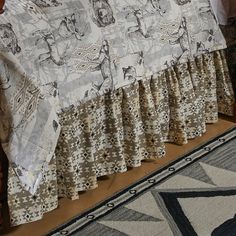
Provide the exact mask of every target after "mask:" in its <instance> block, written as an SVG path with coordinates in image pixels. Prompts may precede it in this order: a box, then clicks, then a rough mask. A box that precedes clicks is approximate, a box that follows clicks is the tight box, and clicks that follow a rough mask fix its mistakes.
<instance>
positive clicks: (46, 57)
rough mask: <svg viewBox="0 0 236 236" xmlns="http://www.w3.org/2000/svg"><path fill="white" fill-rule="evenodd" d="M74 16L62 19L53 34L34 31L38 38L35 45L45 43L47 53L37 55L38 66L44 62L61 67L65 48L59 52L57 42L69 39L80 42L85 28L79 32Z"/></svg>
mask: <svg viewBox="0 0 236 236" xmlns="http://www.w3.org/2000/svg"><path fill="white" fill-rule="evenodd" d="M76 23H77V21H76V15H75V13H73V14H71V15H69V16H66V17H64V18H63V19H62V20H61V21H60V24H59V26H58V28H57V30H55V32H54V34H53V33H51V32H48V31H36V32H35V33H34V35H38V36H39V38H38V39H37V40H36V42H35V45H38V44H39V43H46V45H47V48H48V52H46V53H42V54H40V55H39V57H38V60H39V64H42V63H43V62H46V61H52V62H53V63H54V64H56V65H57V66H62V65H64V64H65V62H66V61H65V58H66V50H67V49H66V48H65V49H64V51H63V50H61V51H63V52H59V51H60V49H61V48H59V46H58V45H57V44H58V42H59V41H62V40H63V39H67V38H70V37H75V39H76V40H81V39H82V37H83V36H84V35H85V31H86V26H84V29H83V30H81V29H79V28H78V26H77V25H78V24H76Z"/></svg>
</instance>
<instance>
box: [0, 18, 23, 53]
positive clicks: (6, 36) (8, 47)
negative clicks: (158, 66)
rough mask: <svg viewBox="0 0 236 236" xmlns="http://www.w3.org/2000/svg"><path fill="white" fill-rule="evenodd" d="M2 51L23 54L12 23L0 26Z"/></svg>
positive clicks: (0, 48)
mask: <svg viewBox="0 0 236 236" xmlns="http://www.w3.org/2000/svg"><path fill="white" fill-rule="evenodd" d="M0 50H3V51H7V52H12V53H13V54H14V55H15V54H16V53H19V52H21V48H20V46H19V45H18V40H17V37H16V34H15V32H14V31H13V29H12V25H11V24H10V23H7V24H0Z"/></svg>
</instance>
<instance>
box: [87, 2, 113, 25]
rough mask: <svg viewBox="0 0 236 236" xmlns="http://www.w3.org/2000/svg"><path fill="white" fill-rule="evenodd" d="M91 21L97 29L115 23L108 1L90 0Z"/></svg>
mask: <svg viewBox="0 0 236 236" xmlns="http://www.w3.org/2000/svg"><path fill="white" fill-rule="evenodd" d="M90 4H91V6H92V11H93V14H92V19H93V21H94V23H95V24H96V25H97V26H98V27H106V26H108V25H111V24H113V23H115V18H114V16H113V11H112V8H111V6H110V4H109V3H108V0H90Z"/></svg>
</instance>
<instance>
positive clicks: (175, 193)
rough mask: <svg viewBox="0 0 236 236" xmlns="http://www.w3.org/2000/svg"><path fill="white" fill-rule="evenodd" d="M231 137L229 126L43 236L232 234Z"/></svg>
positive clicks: (235, 222) (235, 163) (235, 145)
mask: <svg viewBox="0 0 236 236" xmlns="http://www.w3.org/2000/svg"><path fill="white" fill-rule="evenodd" d="M235 137H236V129H235V128H234V129H232V130H230V131H228V132H226V133H225V134H224V135H221V136H220V137H217V138H215V139H214V140H211V141H210V142H208V143H206V144H205V145H203V146H201V147H199V148H197V149H195V150H194V151H192V152H191V153H188V154H186V155H184V156H183V157H181V158H180V159H179V160H178V161H176V162H174V163H172V164H171V165H169V166H167V167H166V168H163V169H162V170H159V171H156V172H155V173H152V174H151V175H150V176H148V177H146V178H144V179H143V180H141V181H138V182H137V183H135V184H134V185H132V186H130V187H129V188H127V189H125V190H123V191H121V192H120V193H119V194H117V195H116V196H113V197H112V198H110V199H108V200H106V201H104V202H103V203H102V204H99V205H98V206H96V207H95V208H93V209H90V210H89V211H87V212H85V213H84V214H82V215H79V216H77V217H75V218H74V219H72V220H71V221H69V222H67V223H66V224H65V225H62V226H60V227H59V228H57V229H55V230H53V231H52V232H50V233H49V234H48V236H51V235H54V236H55V235H73V236H77V235H78V236H79V235H81V236H87V235H89V236H93V235H94V236H127V235H129V236H170V235H174V236H177V235H184V236H185V235H186V236H194V235H199V236H209V235H212V236H234V235H235V236H236V216H235V214H236V138H235Z"/></svg>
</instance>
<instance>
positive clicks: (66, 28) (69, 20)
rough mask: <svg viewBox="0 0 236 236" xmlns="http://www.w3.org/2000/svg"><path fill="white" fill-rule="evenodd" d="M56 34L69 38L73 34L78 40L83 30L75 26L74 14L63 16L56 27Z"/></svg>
mask: <svg viewBox="0 0 236 236" xmlns="http://www.w3.org/2000/svg"><path fill="white" fill-rule="evenodd" d="M58 34H59V35H60V36H61V37H63V38H69V37H71V36H72V35H74V36H75V37H76V38H77V39H78V40H81V37H83V36H84V33H83V32H80V30H79V29H78V28H77V27H76V19H75V14H74V13H73V14H72V15H71V16H67V17H65V18H64V19H63V20H62V21H61V23H60V25H59V28H58Z"/></svg>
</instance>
